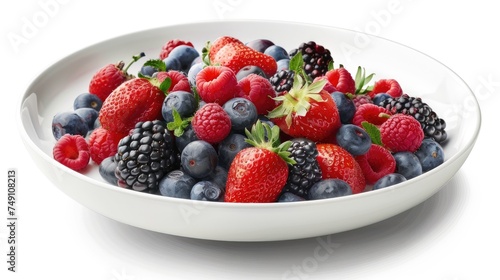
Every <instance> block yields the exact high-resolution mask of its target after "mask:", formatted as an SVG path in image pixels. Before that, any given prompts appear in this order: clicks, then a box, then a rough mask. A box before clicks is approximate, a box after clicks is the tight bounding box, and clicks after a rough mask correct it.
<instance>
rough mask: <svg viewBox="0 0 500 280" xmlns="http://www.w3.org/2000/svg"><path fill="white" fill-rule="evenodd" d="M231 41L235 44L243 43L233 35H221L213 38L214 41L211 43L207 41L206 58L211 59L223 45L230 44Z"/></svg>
mask: <svg viewBox="0 0 500 280" xmlns="http://www.w3.org/2000/svg"><path fill="white" fill-rule="evenodd" d="M232 43H237V44H242V45H243V42H241V41H240V40H238V39H236V38H234V37H231V36H222V37H219V38H217V39H215V41H213V42H211V43H210V42H209V43H208V47H207V48H208V58H209V59H213V58H214V57H215V55H216V54H217V53H218V52H219V50H220V49H222V48H223V47H224V46H225V45H228V44H232ZM210 62H211V61H210ZM209 64H213V63H209Z"/></svg>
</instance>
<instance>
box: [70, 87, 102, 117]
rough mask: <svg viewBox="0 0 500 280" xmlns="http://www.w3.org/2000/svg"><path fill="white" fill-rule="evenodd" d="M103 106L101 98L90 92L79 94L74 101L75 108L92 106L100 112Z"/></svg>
mask: <svg viewBox="0 0 500 280" xmlns="http://www.w3.org/2000/svg"><path fill="white" fill-rule="evenodd" d="M101 107H102V101H101V99H100V98H99V97H97V95H95V94H92V93H88V92H85V93H82V94H80V95H78V96H77V97H76V98H75V100H74V101H73V109H74V110H76V109H79V108H92V109H94V110H96V111H98V112H99V110H101Z"/></svg>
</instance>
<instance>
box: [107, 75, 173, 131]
mask: <svg viewBox="0 0 500 280" xmlns="http://www.w3.org/2000/svg"><path fill="white" fill-rule="evenodd" d="M160 87H161V86H160ZM164 99H165V94H164V92H163V91H162V90H160V88H159V87H158V86H156V85H153V84H152V83H151V82H150V81H149V80H147V79H144V78H134V79H132V80H128V81H126V82H125V83H123V84H121V85H120V86H119V87H118V88H116V89H115V90H114V91H113V92H112V93H111V94H110V95H109V97H108V98H107V99H106V101H104V103H103V104H102V108H101V111H100V112H99V121H100V122H101V126H102V127H103V128H105V129H107V130H108V131H109V132H111V133H113V134H117V135H119V136H121V137H124V136H126V135H127V134H128V133H129V131H130V130H131V129H132V128H134V126H135V124H136V123H138V122H140V121H152V120H155V119H161V118H162V115H161V108H162V106H163V100H164Z"/></svg>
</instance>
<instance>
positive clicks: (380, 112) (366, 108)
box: [352, 103, 391, 126]
mask: <svg viewBox="0 0 500 280" xmlns="http://www.w3.org/2000/svg"><path fill="white" fill-rule="evenodd" d="M388 115H389V116H390V115H391V112H389V110H387V109H385V108H383V107H380V106H377V105H375V104H372V103H367V104H363V105H361V106H359V107H358V109H357V110H356V112H355V113H354V117H353V118H352V123H353V124H354V125H357V126H361V123H362V122H363V121H367V122H369V123H371V124H374V125H381V124H383V123H384V122H385V121H387V119H388V118H387V116H388Z"/></svg>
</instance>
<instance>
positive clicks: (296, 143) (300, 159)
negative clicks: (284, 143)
mask: <svg viewBox="0 0 500 280" xmlns="http://www.w3.org/2000/svg"><path fill="white" fill-rule="evenodd" d="M290 141H291V142H292V145H291V146H290V148H288V151H289V152H290V158H292V159H294V160H295V161H296V162H297V163H296V164H294V165H289V171H288V179H287V182H286V184H285V186H284V187H283V191H282V193H286V192H290V193H293V194H295V195H298V196H300V197H303V198H307V196H308V193H309V189H310V188H311V187H312V185H314V183H316V182H318V181H320V180H321V169H320V167H319V164H318V161H317V160H316V156H317V155H318V150H317V149H316V144H315V143H314V142H313V141H311V140H309V139H305V138H295V139H292V140H290Z"/></svg>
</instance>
